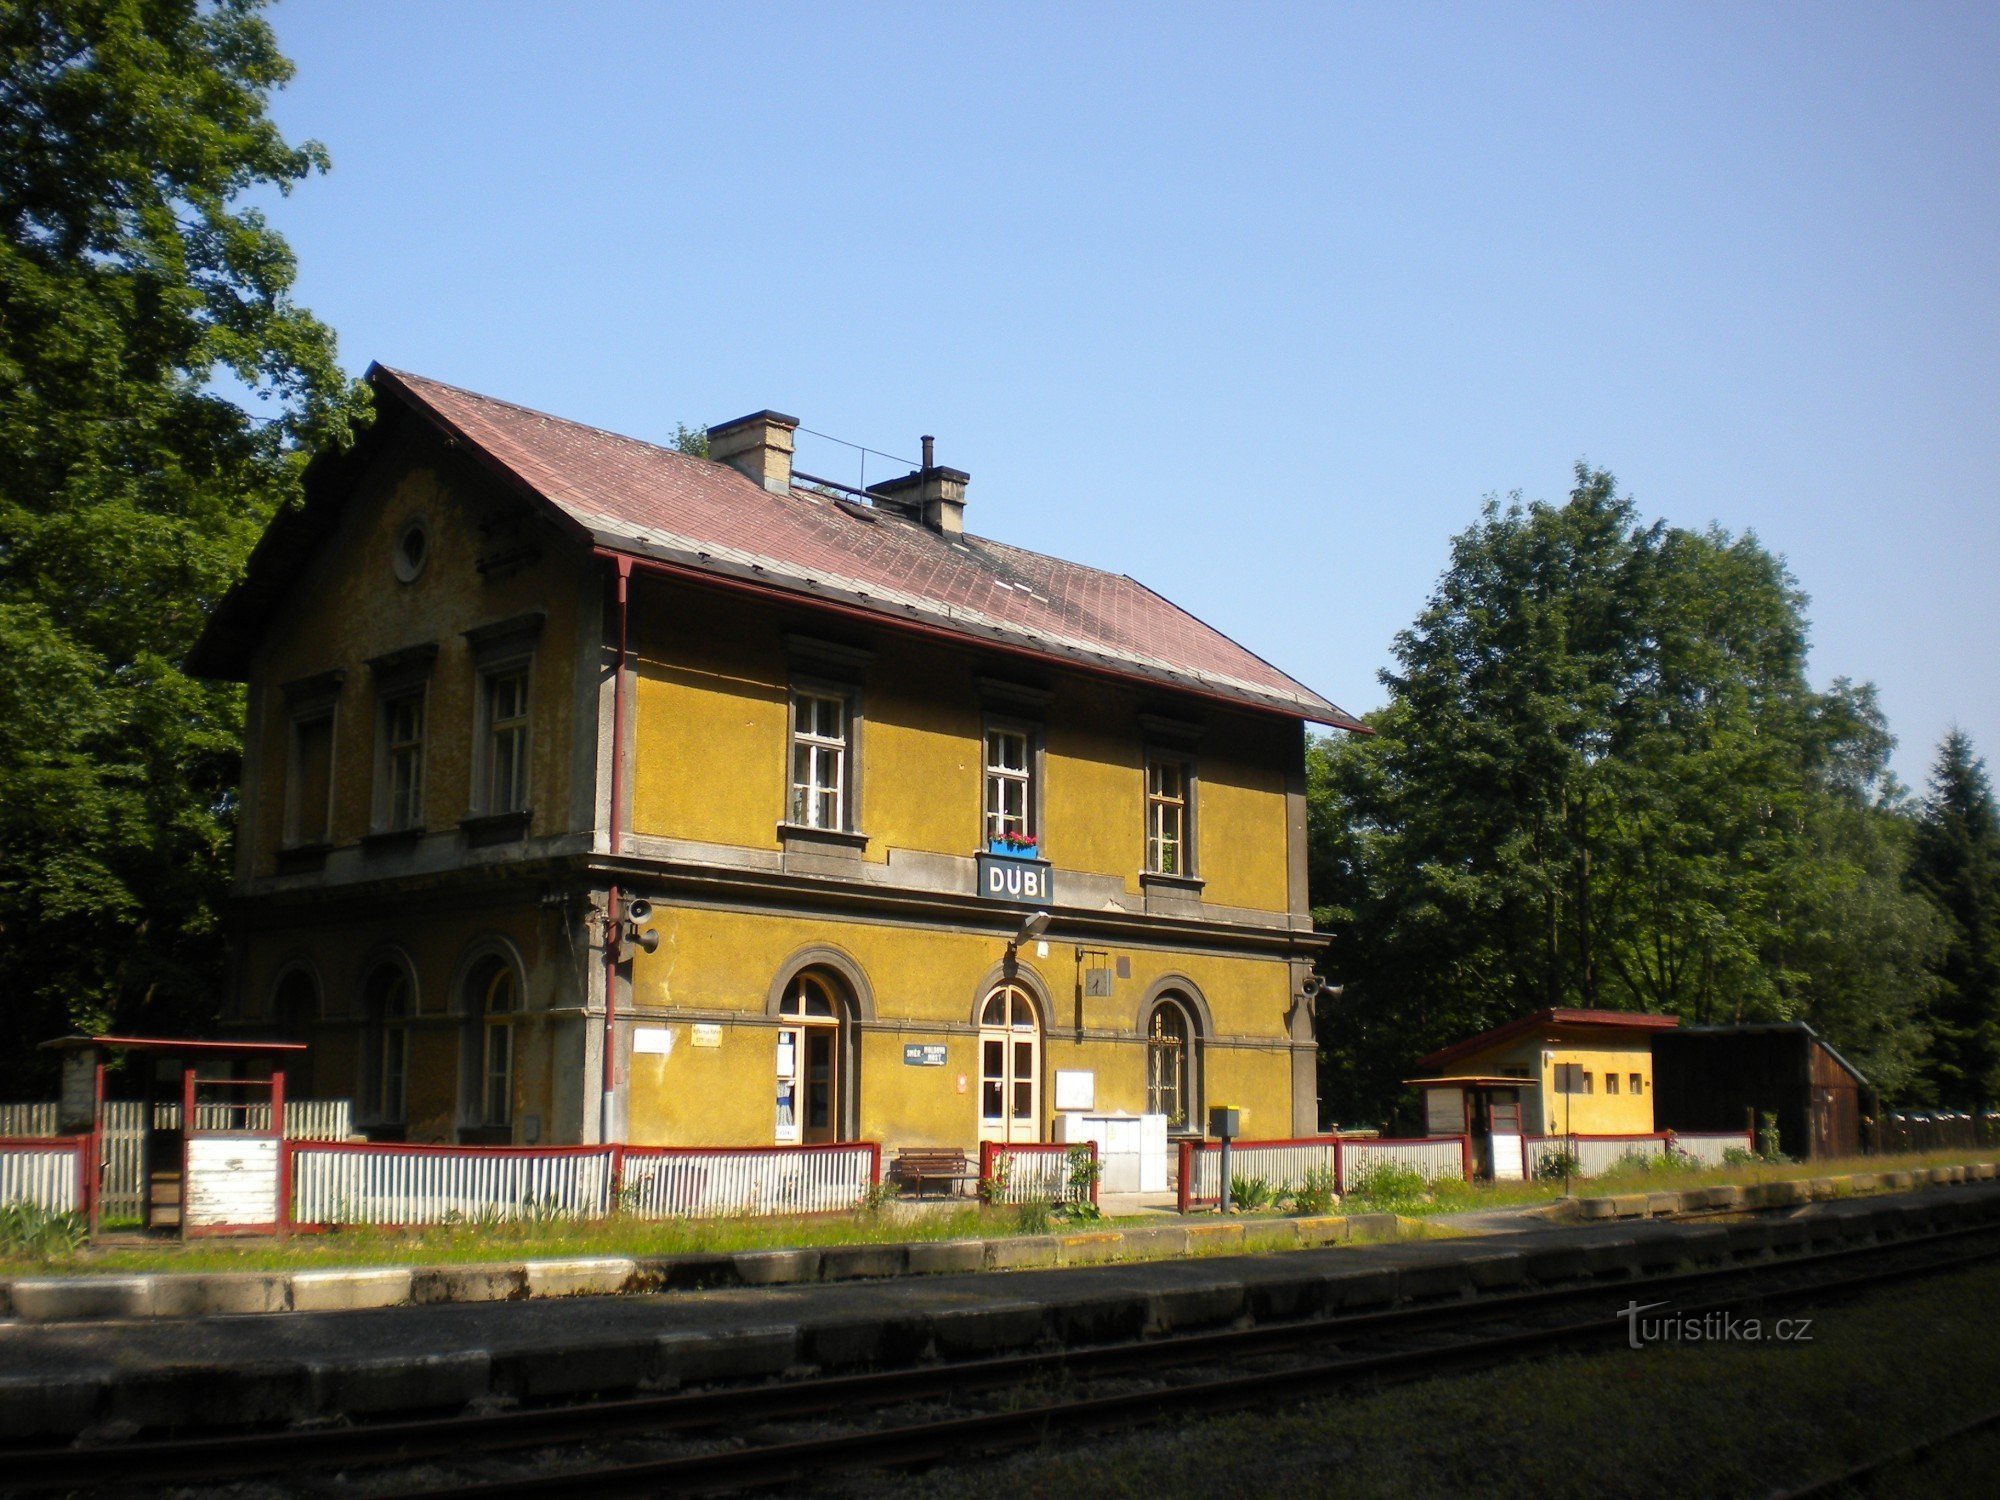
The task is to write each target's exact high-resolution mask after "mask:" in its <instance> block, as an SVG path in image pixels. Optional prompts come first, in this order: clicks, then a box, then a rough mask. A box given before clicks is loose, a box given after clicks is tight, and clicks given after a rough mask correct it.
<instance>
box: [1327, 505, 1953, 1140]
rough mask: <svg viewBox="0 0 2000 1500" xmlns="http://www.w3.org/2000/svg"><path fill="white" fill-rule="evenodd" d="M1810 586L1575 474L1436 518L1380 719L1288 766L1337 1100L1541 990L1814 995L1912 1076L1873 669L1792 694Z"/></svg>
mask: <svg viewBox="0 0 2000 1500" xmlns="http://www.w3.org/2000/svg"><path fill="white" fill-rule="evenodd" d="M1804 605H1805V601H1804V598H1803V596H1802V595H1801V594H1800V593H1799V591H1798V588H1797V586H1796V585H1795V584H1794V582H1793V581H1792V579H1791V578H1790V577H1789V575H1788V574H1787V573H1786V572H1785V569H1784V567H1783V565H1782V564H1781V563H1780V562H1779V561H1778V560H1777V559H1776V558H1774V557H1772V556H1771V555H1770V554H1769V553H1768V552H1766V551H1765V550H1764V549H1763V548H1762V547H1761V546H1759V545H1758V543H1757V541H1756V539H1755V538H1754V537H1749V536H1741V537H1735V536H1731V535H1729V534H1728V533H1726V532H1723V531H1721V530H1719V529H1710V530H1707V531H1701V532H1695V531H1686V530H1680V529H1675V528H1670V527H1667V526H1664V525H1661V524H1651V525H1648V524H1646V523H1644V522H1643V521H1642V520H1641V519H1640V518H1639V516H1638V515H1637V513H1636V511H1635V509H1634V507H1633V506H1632V503H1631V502H1630V500H1628V499H1624V498H1621V497H1619V496H1618V494H1617V491H1616V486H1615V484H1614V482H1613V480H1612V477H1611V476H1610V475H1609V474H1608V473H1605V472H1604V471H1602V470H1593V469H1589V468H1587V467H1585V466H1583V465H1579V466H1578V468H1577V474H1576V486H1575V488H1574V490H1573V491H1572V492H1571V495H1570V497H1569V500H1568V502H1567V503H1566V504H1563V505H1560V506H1556V505H1548V504H1541V503H1537V504H1534V505H1522V504H1521V503H1519V502H1518V501H1515V502H1514V503H1512V504H1510V505H1508V506H1505V507H1502V506H1501V505H1500V504H1498V503H1497V502H1489V503H1488V504H1487V506H1486V509H1485V511H1484V514H1483V515H1482V517H1481V519H1480V521H1479V522H1478V523H1477V524H1476V525H1474V526H1473V527H1472V528H1471V529H1469V530H1468V531H1466V532H1465V533H1463V534H1461V535H1460V536H1459V537H1457V538H1455V539H1454V541H1453V544H1452V554H1451V563H1450V566H1449V567H1448V568H1447V570H1446V572H1445V574H1444V576H1443V578H1442V579H1441V580H1440V582H1439V585H1438V587H1437V589H1436V591H1435V592H1434V594H1433V595H1432V597H1431V599H1430V601H1429V603H1428V604H1427V605H1426V606H1425V608H1424V610H1423V611H1422V613H1421V614H1420V615H1419V616H1418V618H1417V621H1416V623H1415V624H1414V625H1413V626H1412V627H1411V628H1410V629H1409V630H1407V631H1404V632H1403V633H1402V634H1401V635H1399V636H1398V637H1397V640H1396V645H1395V656H1396V666H1395V669H1394V670H1392V671H1390V672H1386V673H1384V674H1383V681H1384V683H1385V685H1386V686H1387V687H1388V688H1389V690H1390V701H1389V703H1388V705H1387V706H1386V707H1385V708H1383V709H1382V710H1381V712H1380V713H1378V714H1377V715H1375V716H1374V717H1373V719H1372V720H1371V721H1370V722H1371V727H1372V728H1373V729H1374V730H1375V731H1376V733H1375V734H1374V735H1373V736H1372V737H1368V738H1362V737H1354V738H1350V739H1348V740H1345V741H1342V742H1323V743H1321V744H1319V745H1318V746H1316V747H1315V749H1314V750H1313V752H1312V755H1311V758H1310V761H1309V767H1308V771H1309V808H1310V817H1311V823H1310V832H1311V836H1312V840H1313V865H1312V876H1313V880H1314V891H1315V894H1314V901H1315V905H1316V908H1317V909H1318V914H1319V917H1320V920H1321V922H1322V925H1323V926H1325V927H1327V928H1328V929H1329V930H1330V931H1331V932H1332V933H1333V934H1334V939H1335V942H1334V946H1333V948H1332V950H1331V953H1330V955H1329V959H1328V962H1327V967H1328V969H1329V970H1330V972H1331V974H1332V975H1333V977H1335V978H1337V979H1340V980H1342V981H1343V982H1344V984H1345V993H1344V994H1343V995H1342V996H1341V997H1340V999H1339V1000H1338V1001H1335V1002H1332V1003H1331V1005H1330V1008H1329V1011H1328V1013H1327V1014H1326V1015H1324V1016H1323V1017H1322V1018H1321V1019H1322V1022H1323V1025H1322V1030H1321V1035H1322V1037H1323V1038H1324V1039H1325V1040H1324V1041H1323V1044H1322V1046H1323V1053H1322V1060H1323V1087H1324V1089H1325V1093H1326V1096H1327V1098H1328V1100H1329V1103H1330V1105H1331V1106H1332V1108H1333V1109H1334V1110H1335V1111H1336V1112H1337V1113H1342V1114H1345V1115H1348V1116H1350V1117H1352V1116H1357V1115H1366V1114H1369V1113H1371V1112H1380V1111H1381V1110H1383V1109H1386V1108H1388V1107H1389V1106H1390V1105H1391V1104H1392V1102H1394V1101H1395V1100H1396V1099H1397V1097H1398V1096H1399V1093H1400V1090H1399V1080H1400V1078H1401V1077H1402V1076H1404V1075H1405V1074H1406V1073H1407V1070H1408V1068H1409V1065H1410V1063H1411V1062H1412V1061H1413V1060H1414V1059H1415V1058H1416V1057H1417V1056H1420V1055H1421V1054H1423V1053H1424V1052H1427V1051H1429V1050H1432V1049H1433V1048H1435V1047H1437V1046H1440V1045H1442V1044H1444V1043H1446V1042H1448V1041H1451V1040H1454V1039H1456V1038H1458V1037H1462V1036H1464V1035H1466V1034H1468V1033H1470V1032H1474V1031H1477V1030H1481V1029H1483V1028H1486V1027H1489V1026H1493V1025H1496V1024H1498V1023H1500V1022H1502V1021H1504V1020H1507V1019H1510V1018H1512V1017H1514V1016H1518V1015H1521V1014H1523V1013H1525V1012H1527V1011H1530V1010H1534V1009H1537V1008H1540V1007H1545V1006H1589V1007H1608V1008H1616V1009H1643V1010H1653V1011H1673V1012H1678V1013H1680V1014H1682V1015H1685V1016H1686V1017H1687V1018H1688V1019H1689V1020H1690V1021H1693V1022H1701V1021H1729V1020H1742V1019H1774V1018H1788V1017H1806V1016H1810V1017H1813V1018H1815V1019H1818V1020H1820V1021H1822V1022H1824V1023H1825V1024H1826V1025H1827V1026H1828V1027H1829V1028H1830V1029H1831V1030H1832V1031H1833V1032H1834V1033H1835V1034H1834V1037H1833V1039H1834V1041H1835V1044H1836V1045H1839V1046H1842V1047H1844V1048H1845V1047H1853V1048H1854V1049H1855V1050H1856V1051H1857V1052H1858V1053H1860V1054H1861V1056H1858V1057H1857V1058H1856V1061H1857V1062H1858V1063H1860V1065H1861V1066H1863V1067H1864V1068H1866V1067H1868V1066H1869V1065H1870V1064H1871V1063H1875V1064H1877V1065H1883V1066H1886V1067H1888V1069H1889V1070H1890V1072H1891V1073H1892V1074H1894V1075H1895V1076H1896V1077H1897V1078H1898V1079H1899V1080H1900V1078H1901V1077H1903V1076H1907V1074H1908V1071H1909V1068H1910V1065H1911V1061H1912V1058H1913V1056H1914V1053H1915V1050H1916V1049H1917V1047H1918V1046H1920V1044H1921V1038H1922V1031H1921V1026H1920V1024H1919V1022H1918V1020H1917V1014H1918V1012H1919V1010H1920V1008H1921V1000H1922V996H1923V982H1924V981H1923V957H1924V955H1925V954H1926V953H1928V952H1929V951H1931V947H1932V946H1933V945H1934V941H1935V930H1934V927H1933V926H1932V924H1931V923H1930V921H1929V918H1928V914H1927V913H1926V912H1925V911H1924V910H1923V909H1922V907H1921V906H1920V905H1918V904H1913V903H1912V902H1910V901H1909V900H1908V898H1907V896H1906V894H1905V893H1904V892H1903V890H1902V889H1901V884H1900V879H1901V877H1900V871H1901V858H1902V855H1901V852H1900V851H1901V849H1902V847H1903V846H1902V844H1901V843H1900V842H1899V840H1900V838H1901V829H1902V825H1901V824H1900V823H1899V821H1898V814H1897V812H1896V809H1895V802H1896V798H1897V796H1898V792H1897V789H1896V788H1895V787H1894V785H1893V782H1892V781H1891V780H1890V779H1889V778H1888V775H1887V770H1886V765H1887V755H1888V751H1889V748H1890V746H1891V744H1892V741H1891V740H1890V739H1889V736H1888V734H1887V730H1886V728H1885V727H1884V726H1883V725H1882V723H1881V719H1880V715H1879V712H1877V710H1876V708H1875V705H1874V700H1873V696H1872V692H1871V690H1869V689H1867V688H1855V687H1853V686H1851V685H1849V684H1845V683H1842V684H1838V685H1836V687H1835V688H1834V689H1833V690H1832V691H1831V692H1828V693H1823V694H1822V693H1816V692H1814V691H1813V690H1812V689H1811V688H1810V686H1809V685H1808V683H1807V681H1806V677H1805V670H1804V663H1805V657H1806V627H1805V620H1804ZM1869 939H1872V940H1874V942H1875V946H1874V947H1873V948H1865V947H1864V946H1863V945H1864V941H1865V940H1869ZM1885 965H1886V966H1888V967H1889V969H1890V971H1891V972H1890V973H1889V974H1886V975H1885V973H1884V966H1885ZM1886 978H1893V979H1894V980H1895V981H1896V985H1895V986H1894V987H1893V993H1894V998H1893V999H1892V1000H1890V1001H1886V1002H1885V1007H1886V1010H1887V1011H1895V1012H1896V1013H1895V1014H1893V1015H1890V1014H1886V1013H1885V1009H1884V1007H1871V1006H1869V1005H1868V1004H1867V1003H1866V1000H1865V997H1864V995H1863V988H1864V986H1865V985H1866V984H1868V983H1870V982H1877V981H1882V980H1884V979H1886ZM1897 1007H1900V1010H1898V1009H1897Z"/></svg>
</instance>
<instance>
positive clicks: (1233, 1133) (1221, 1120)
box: [1208, 1104, 1243, 1141]
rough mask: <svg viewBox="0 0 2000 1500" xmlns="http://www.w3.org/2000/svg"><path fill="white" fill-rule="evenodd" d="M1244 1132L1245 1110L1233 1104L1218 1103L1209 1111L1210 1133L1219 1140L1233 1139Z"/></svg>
mask: <svg viewBox="0 0 2000 1500" xmlns="http://www.w3.org/2000/svg"><path fill="white" fill-rule="evenodd" d="M1242 1132H1243V1111H1242V1110H1240V1109H1238V1108H1236V1107H1235V1106H1234V1105H1232V1104H1218V1105H1216V1106H1215V1107H1214V1108H1213V1109H1211V1110H1210V1111H1209V1112H1208V1133H1209V1134H1210V1135H1212V1136H1214V1137H1215V1138H1216V1139H1217V1140H1218V1141H1233V1140H1235V1139H1236V1137H1237V1136H1238V1135H1240V1134H1242Z"/></svg>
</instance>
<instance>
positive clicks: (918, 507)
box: [868, 434, 972, 536]
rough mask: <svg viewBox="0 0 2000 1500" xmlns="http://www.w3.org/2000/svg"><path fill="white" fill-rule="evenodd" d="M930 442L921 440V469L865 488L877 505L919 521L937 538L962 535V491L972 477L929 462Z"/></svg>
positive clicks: (930, 439) (963, 522) (926, 438)
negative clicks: (922, 456) (922, 453)
mask: <svg viewBox="0 0 2000 1500" xmlns="http://www.w3.org/2000/svg"><path fill="white" fill-rule="evenodd" d="M933 441H934V440H933V439H932V438H931V437H930V435H929V434H925V436H924V466H923V467H922V468H921V469H918V470H916V471H915V472H914V473H911V474H905V475H904V476H903V477H902V478H901V479H889V480H885V481H883V482H882V483H881V484H874V485H870V486H869V487H868V492H869V494H871V495H873V496H875V497H876V503H877V504H879V505H882V506H884V507H885V508H886V509H889V510H894V511H896V512H898V513H900V514H902V515H905V516H908V517H909V518H910V519H911V520H913V521H921V522H923V523H924V525H926V526H928V527H930V529H931V530H932V531H935V532H937V533H938V534H939V535H940V536H960V535H963V534H964V531H965V487H966V485H967V484H969V483H970V482H971V480H972V476H971V475H970V474H968V473H966V472H965V470H963V469H946V468H941V467H939V466H938V465H937V464H936V463H934V462H932V445H933Z"/></svg>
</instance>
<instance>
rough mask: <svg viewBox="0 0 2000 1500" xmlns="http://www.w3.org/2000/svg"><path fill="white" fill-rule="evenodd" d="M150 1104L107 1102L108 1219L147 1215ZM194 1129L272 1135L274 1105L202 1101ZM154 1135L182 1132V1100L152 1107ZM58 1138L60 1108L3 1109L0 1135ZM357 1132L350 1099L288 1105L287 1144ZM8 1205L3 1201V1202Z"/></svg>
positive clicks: (103, 1188) (102, 1174) (101, 1163)
mask: <svg viewBox="0 0 2000 1500" xmlns="http://www.w3.org/2000/svg"><path fill="white" fill-rule="evenodd" d="M145 1120H146V1105H145V1102H144V1101H143V1100H139V1099H107V1100H105V1101H104V1135H103V1142H102V1146H101V1148H100V1157H99V1160H98V1172H99V1177H98V1183H99V1186H98V1212H99V1214H100V1215H101V1216H102V1217H104V1218H106V1219H113V1220H117V1219H136V1218H138V1217H140V1215H141V1214H142V1213H143V1212H144V1211H145V1202H146V1181H145V1178H146V1169H145V1163H144V1161H143V1159H142V1152H143V1150H144V1145H143V1143H144V1140H145V1130H144V1129H143V1126H144V1124H145ZM194 1120H195V1128H196V1129H197V1130H204V1131H221V1130H244V1131H250V1132H252V1133H268V1132H269V1131H270V1129H271V1104H270V1101H269V1100H268V1099H267V1100H265V1101H264V1102H263V1103H262V1104H213V1103H207V1102H198V1103H197V1104H196V1105H195V1107H194ZM153 1128H154V1129H155V1130H179V1129H180V1128H181V1106H180V1101H179V1100H177V1099H176V1100H174V1101H172V1102H170V1103H169V1102H161V1103H155V1104H154V1105H153ZM55 1133H56V1106H55V1103H54V1102H53V1101H47V1102H36V1103H30V1104H0V1136H8V1137H12V1136H21V1137H27V1136H38V1137H47V1136H53V1135H54V1134H55ZM353 1133H354V1105H353V1101H352V1100H348V1099H288V1100H286V1101H285V1139H286V1140H291V1141H344V1140H346V1139H347V1138H348V1137H349V1136H350V1135H352V1134H353ZM7 1201H9V1200H8V1199H6V1198H5V1197H0V1203H4V1202H7Z"/></svg>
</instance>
